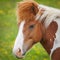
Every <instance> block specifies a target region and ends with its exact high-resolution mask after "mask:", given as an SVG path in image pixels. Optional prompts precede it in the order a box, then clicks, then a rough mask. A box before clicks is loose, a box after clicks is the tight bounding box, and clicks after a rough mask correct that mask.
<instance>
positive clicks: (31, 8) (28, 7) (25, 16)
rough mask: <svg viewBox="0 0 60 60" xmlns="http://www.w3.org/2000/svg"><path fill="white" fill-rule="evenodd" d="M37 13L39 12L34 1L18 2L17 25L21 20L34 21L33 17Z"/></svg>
mask: <svg viewBox="0 0 60 60" xmlns="http://www.w3.org/2000/svg"><path fill="white" fill-rule="evenodd" d="M38 11H39V9H38V3H36V2H35V1H21V2H18V4H17V18H18V19H17V20H18V24H20V22H21V21H22V20H27V21H29V20H34V19H35V15H36V14H37V12H38Z"/></svg>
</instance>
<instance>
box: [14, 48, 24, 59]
mask: <svg viewBox="0 0 60 60" xmlns="http://www.w3.org/2000/svg"><path fill="white" fill-rule="evenodd" d="M13 54H14V55H15V56H16V57H17V58H19V59H22V58H24V55H25V53H22V52H21V49H18V50H13Z"/></svg>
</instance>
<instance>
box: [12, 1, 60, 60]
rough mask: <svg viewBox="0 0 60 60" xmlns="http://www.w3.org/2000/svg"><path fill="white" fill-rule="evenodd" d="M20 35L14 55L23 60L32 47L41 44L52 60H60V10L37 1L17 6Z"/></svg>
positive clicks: (25, 2)
mask: <svg viewBox="0 0 60 60" xmlns="http://www.w3.org/2000/svg"><path fill="white" fill-rule="evenodd" d="M17 22H18V28H19V31H18V34H17V37H16V40H15V44H14V48H13V53H14V55H15V56H16V57H18V58H23V57H24V55H25V53H26V52H27V51H29V50H30V49H31V47H32V46H33V45H34V44H36V43H37V42H40V43H41V44H42V46H43V47H44V48H45V50H46V51H47V53H48V54H49V55H50V57H51V60H60V40H59V39H60V10H59V9H55V8H52V7H48V6H45V5H41V4H38V3H37V2H35V1H22V2H18V4H17Z"/></svg>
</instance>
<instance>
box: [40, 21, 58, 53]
mask: <svg viewBox="0 0 60 60" xmlns="http://www.w3.org/2000/svg"><path fill="white" fill-rule="evenodd" d="M57 29H58V24H57V23H56V22H55V21H52V22H51V23H50V25H49V26H48V27H47V29H46V31H45V34H44V38H43V40H41V43H42V45H43V46H44V48H45V49H46V50H47V52H48V54H50V52H51V48H53V44H54V39H55V38H56V35H55V33H56V32H57Z"/></svg>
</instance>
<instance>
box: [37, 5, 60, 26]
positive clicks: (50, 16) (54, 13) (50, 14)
mask: <svg viewBox="0 0 60 60" xmlns="http://www.w3.org/2000/svg"><path fill="white" fill-rule="evenodd" d="M39 8H40V9H41V8H43V9H45V11H44V13H43V15H42V16H41V17H40V19H39V20H40V21H42V20H44V24H45V26H46V27H47V26H48V25H49V24H50V23H51V22H52V21H53V20H55V19H56V18H60V10H59V9H56V8H52V7H48V6H45V5H41V4H40V5H39ZM38 13H39V12H38ZM44 18H45V19H44Z"/></svg>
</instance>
